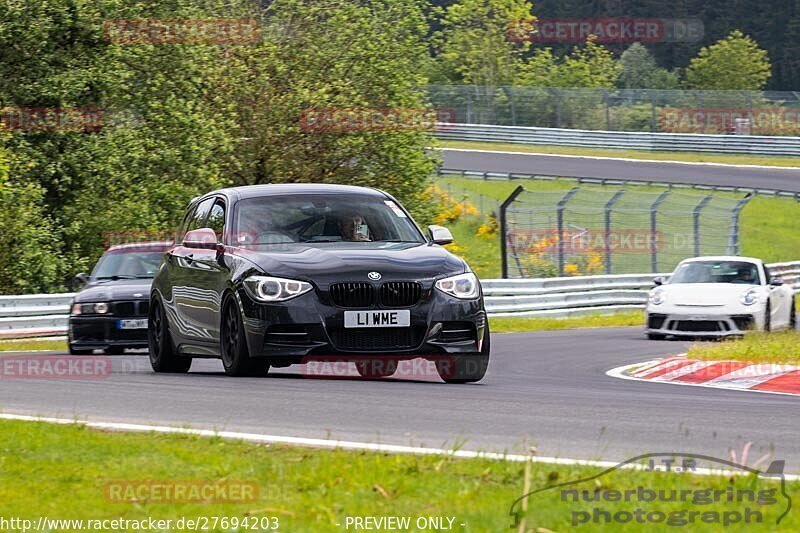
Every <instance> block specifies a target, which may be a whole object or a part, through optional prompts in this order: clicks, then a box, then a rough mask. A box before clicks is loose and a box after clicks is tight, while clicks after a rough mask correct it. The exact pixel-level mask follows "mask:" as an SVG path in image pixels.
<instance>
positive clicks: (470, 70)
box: [435, 0, 535, 87]
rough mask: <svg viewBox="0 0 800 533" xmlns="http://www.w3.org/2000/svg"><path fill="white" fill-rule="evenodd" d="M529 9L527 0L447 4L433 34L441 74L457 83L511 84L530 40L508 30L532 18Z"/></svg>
mask: <svg viewBox="0 0 800 533" xmlns="http://www.w3.org/2000/svg"><path fill="white" fill-rule="evenodd" d="M532 9H533V6H532V5H531V3H530V2H528V1H526V0H460V1H458V2H456V3H454V4H452V5H450V6H448V7H447V8H446V9H445V11H444V16H443V17H442V19H441V21H440V23H441V26H442V30H441V31H440V32H438V33H437V35H436V36H435V42H436V44H437V46H436V52H437V54H436V57H437V59H438V62H439V65H440V69H441V72H442V73H443V76H444V77H445V78H446V79H448V80H449V81H450V83H457V84H458V83H466V84H470V85H481V86H486V87H497V86H500V85H509V84H511V83H512V81H513V80H514V79H515V78H516V77H517V75H518V73H519V70H520V68H521V67H522V65H523V57H524V54H525V52H526V51H527V50H528V49H529V47H530V42H529V41H527V40H525V39H520V38H517V39H514V38H510V35H509V32H510V30H511V28H512V27H513V25H515V24H518V23H520V22H521V21H534V20H535V18H534V16H533V14H532V12H531V10H532Z"/></svg>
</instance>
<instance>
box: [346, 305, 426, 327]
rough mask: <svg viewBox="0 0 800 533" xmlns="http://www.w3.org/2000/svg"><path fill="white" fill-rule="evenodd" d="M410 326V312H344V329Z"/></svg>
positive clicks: (406, 310) (405, 310) (402, 310)
mask: <svg viewBox="0 0 800 533" xmlns="http://www.w3.org/2000/svg"><path fill="white" fill-rule="evenodd" d="M410 325H411V311H409V310H408V309H401V310H399V311H345V312H344V327H346V328H405V327H408V326H410Z"/></svg>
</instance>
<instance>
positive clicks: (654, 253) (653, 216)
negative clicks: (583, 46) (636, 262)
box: [650, 191, 672, 272]
mask: <svg viewBox="0 0 800 533" xmlns="http://www.w3.org/2000/svg"><path fill="white" fill-rule="evenodd" d="M671 192H672V191H664V192H662V193H661V194H660V195H659V196H658V198H656V201H655V202H653V203H652V204H650V264H651V268H652V272H658V231H657V222H658V220H657V219H658V206H660V205H661V203H662V202H663V201H664V200H666V199H667V196H669V195H670V193H671Z"/></svg>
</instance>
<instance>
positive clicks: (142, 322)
mask: <svg viewBox="0 0 800 533" xmlns="http://www.w3.org/2000/svg"><path fill="white" fill-rule="evenodd" d="M117 327H118V328H119V329H147V319H146V318H133V319H130V320H118V321H117Z"/></svg>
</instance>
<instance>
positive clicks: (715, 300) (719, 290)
mask: <svg viewBox="0 0 800 533" xmlns="http://www.w3.org/2000/svg"><path fill="white" fill-rule="evenodd" d="M662 287H663V289H664V293H665V294H666V296H667V302H668V303H670V304H673V305H694V306H698V307H711V306H717V305H728V304H730V303H737V302H738V301H739V297H740V296H741V295H742V294H744V293H745V292H747V291H748V290H750V289H754V288H759V287H760V286H759V285H745V284H740V283H676V284H674V285H671V284H669V283H668V284H666V285H662Z"/></svg>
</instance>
